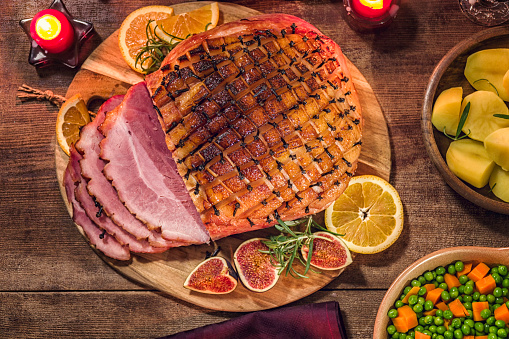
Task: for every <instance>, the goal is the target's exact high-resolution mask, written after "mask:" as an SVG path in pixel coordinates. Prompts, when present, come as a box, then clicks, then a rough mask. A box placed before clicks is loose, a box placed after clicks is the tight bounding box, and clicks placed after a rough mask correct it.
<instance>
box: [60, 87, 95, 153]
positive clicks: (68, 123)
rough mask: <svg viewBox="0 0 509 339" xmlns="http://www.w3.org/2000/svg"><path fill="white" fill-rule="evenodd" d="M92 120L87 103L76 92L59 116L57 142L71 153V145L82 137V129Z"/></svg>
mask: <svg viewBox="0 0 509 339" xmlns="http://www.w3.org/2000/svg"><path fill="white" fill-rule="evenodd" d="M89 122H90V115H89V113H88V109H87V105H86V104H85V101H83V99H82V98H81V95H79V94H76V95H73V96H72V97H71V98H69V99H68V100H66V101H65V102H64V104H63V105H62V107H60V111H58V116H57V128H56V130H57V142H58V144H59V145H60V147H61V148H62V150H63V151H64V152H65V153H66V154H67V155H69V146H70V145H71V144H73V143H75V142H76V141H78V139H79V137H80V129H81V127H83V126H85V125H86V124H88V123H89Z"/></svg>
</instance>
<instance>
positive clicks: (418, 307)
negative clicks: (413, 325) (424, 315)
mask: <svg viewBox="0 0 509 339" xmlns="http://www.w3.org/2000/svg"><path fill="white" fill-rule="evenodd" d="M412 309H413V310H414V312H415V313H421V312H422V309H423V307H422V305H421V304H419V303H417V304H415V305H414V307H412Z"/></svg>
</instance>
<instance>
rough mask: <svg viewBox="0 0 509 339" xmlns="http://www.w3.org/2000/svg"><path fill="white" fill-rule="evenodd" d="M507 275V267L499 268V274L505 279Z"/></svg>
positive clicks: (501, 266)
mask: <svg viewBox="0 0 509 339" xmlns="http://www.w3.org/2000/svg"><path fill="white" fill-rule="evenodd" d="M507 273H509V272H508V270H507V266H505V265H500V266H498V274H500V275H501V276H504V277H505V276H506V275H507Z"/></svg>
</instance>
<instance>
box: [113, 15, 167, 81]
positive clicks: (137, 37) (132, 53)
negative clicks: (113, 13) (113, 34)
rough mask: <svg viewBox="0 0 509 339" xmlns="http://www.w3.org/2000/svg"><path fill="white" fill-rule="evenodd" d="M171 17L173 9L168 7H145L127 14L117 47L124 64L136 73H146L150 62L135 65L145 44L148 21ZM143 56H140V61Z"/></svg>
mask: <svg viewBox="0 0 509 339" xmlns="http://www.w3.org/2000/svg"><path fill="white" fill-rule="evenodd" d="M172 15H173V8H171V7H168V6H146V7H142V8H139V9H137V10H135V11H134V12H132V13H131V14H129V15H128V16H127V17H126V18H125V19H124V21H123V22H122V25H121V26H120V30H119V32H118V45H119V47H120V52H121V53H122V57H123V58H124V60H125V62H127V64H128V65H129V66H130V67H131V68H132V69H133V70H135V71H136V72H139V73H146V71H145V70H146V69H148V68H149V67H150V63H151V61H150V60H148V59H147V60H145V62H144V63H143V67H142V65H141V64H140V63H139V62H138V64H136V56H137V55H138V53H139V52H140V48H141V47H143V46H145V44H146V43H147V24H148V22H149V20H161V19H165V18H169V17H171V16H172ZM144 57H145V55H142V56H141V58H140V60H142V59H143V58H144Z"/></svg>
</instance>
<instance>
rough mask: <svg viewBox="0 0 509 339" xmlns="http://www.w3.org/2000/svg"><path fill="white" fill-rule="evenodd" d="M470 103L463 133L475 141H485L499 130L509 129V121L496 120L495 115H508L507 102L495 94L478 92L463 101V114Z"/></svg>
mask: <svg viewBox="0 0 509 339" xmlns="http://www.w3.org/2000/svg"><path fill="white" fill-rule="evenodd" d="M469 102H470V111H469V113H468V117H467V120H466V121H465V125H463V133H465V134H468V136H469V137H470V138H472V139H474V140H479V141H484V138H486V137H487V136H488V135H489V134H491V133H493V132H494V131H496V130H497V129H499V128H504V127H509V120H508V119H501V118H496V117H494V116H493V114H504V115H506V114H508V112H509V110H508V109H507V106H506V104H505V102H504V101H503V100H502V99H500V98H499V97H498V96H497V95H496V94H494V93H493V92H488V91H476V92H474V93H472V94H470V95H467V96H466V97H465V98H464V99H463V103H462V105H461V112H463V109H464V108H465V106H466V105H467V103H469Z"/></svg>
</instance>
